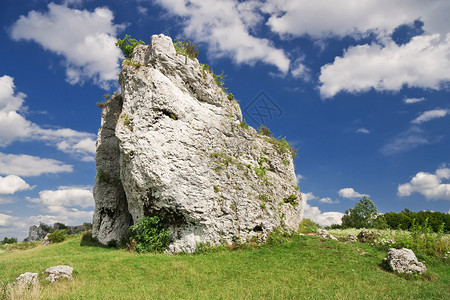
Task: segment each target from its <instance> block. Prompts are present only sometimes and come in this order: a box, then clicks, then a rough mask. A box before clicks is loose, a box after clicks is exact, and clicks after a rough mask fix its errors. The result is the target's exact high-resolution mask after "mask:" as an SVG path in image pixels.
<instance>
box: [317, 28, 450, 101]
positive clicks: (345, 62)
mask: <svg viewBox="0 0 450 300" xmlns="http://www.w3.org/2000/svg"><path fill="white" fill-rule="evenodd" d="M385 42H386V43H385V45H380V44H377V43H373V44H371V45H368V44H365V45H359V46H354V47H350V48H348V49H347V51H346V52H345V53H344V55H343V56H342V57H336V58H335V60H334V62H333V63H331V64H327V65H325V66H323V67H322V68H321V74H320V76H319V80H320V82H321V85H320V94H321V96H322V97H324V98H330V97H333V96H335V95H336V94H337V93H339V92H340V91H347V92H350V93H357V92H365V91H368V90H370V89H375V90H377V91H385V90H386V91H392V92H395V91H399V90H400V89H401V88H402V87H403V86H404V85H407V86H409V87H419V88H429V89H435V90H438V89H440V88H441V87H442V85H443V84H444V83H446V82H448V81H450V73H449V72H448V70H449V69H450V55H448V53H449V52H450V34H447V35H446V36H441V35H440V34H432V35H422V36H416V37H414V38H413V39H412V40H411V41H410V42H409V43H407V44H404V45H400V46H399V45H397V44H396V43H395V42H394V41H392V40H387V39H386V40H385Z"/></svg>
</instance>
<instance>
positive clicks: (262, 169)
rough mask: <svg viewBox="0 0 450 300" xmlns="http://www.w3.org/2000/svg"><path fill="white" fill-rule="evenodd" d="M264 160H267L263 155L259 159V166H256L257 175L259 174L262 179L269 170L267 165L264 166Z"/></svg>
mask: <svg viewBox="0 0 450 300" xmlns="http://www.w3.org/2000/svg"><path fill="white" fill-rule="evenodd" d="M264 162H265V160H264V158H263V157H261V158H260V159H259V166H258V167H255V168H254V170H255V173H256V176H258V178H259V179H262V178H264V176H266V172H267V170H266V167H265V166H264Z"/></svg>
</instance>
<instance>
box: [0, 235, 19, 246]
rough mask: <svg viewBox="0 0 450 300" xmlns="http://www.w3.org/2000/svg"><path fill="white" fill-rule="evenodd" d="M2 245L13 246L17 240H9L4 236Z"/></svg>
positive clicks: (13, 238)
mask: <svg viewBox="0 0 450 300" xmlns="http://www.w3.org/2000/svg"><path fill="white" fill-rule="evenodd" d="M1 243H2V244H3V245H6V244H15V243H17V239H16V238H15V237H11V238H7V237H6V236H5V238H4V239H3V241H2V242H1Z"/></svg>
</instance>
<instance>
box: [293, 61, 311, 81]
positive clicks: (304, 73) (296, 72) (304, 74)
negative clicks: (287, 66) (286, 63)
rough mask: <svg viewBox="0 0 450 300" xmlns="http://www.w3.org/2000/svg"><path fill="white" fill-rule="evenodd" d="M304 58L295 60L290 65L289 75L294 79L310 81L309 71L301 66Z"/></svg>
mask: <svg viewBox="0 0 450 300" xmlns="http://www.w3.org/2000/svg"><path fill="white" fill-rule="evenodd" d="M304 60H305V57H304V56H303V57H300V58H297V59H296V60H295V61H294V62H293V63H292V65H291V74H292V76H293V77H294V78H301V79H303V80H304V81H309V80H310V79H311V74H310V73H311V70H310V69H309V68H308V67H306V66H305V65H304V64H303V61H304Z"/></svg>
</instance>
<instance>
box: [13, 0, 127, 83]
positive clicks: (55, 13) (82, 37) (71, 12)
mask: <svg viewBox="0 0 450 300" xmlns="http://www.w3.org/2000/svg"><path fill="white" fill-rule="evenodd" d="M71 2H79V1H71ZM113 19H114V16H113V13H112V12H111V11H110V10H109V9H108V8H96V9H95V10H94V11H93V12H89V11H87V10H77V9H71V8H69V7H67V6H65V5H57V4H54V3H50V4H49V5H48V11H47V12H38V11H34V10H33V11H30V12H29V13H28V15H27V16H21V17H20V18H19V19H18V20H17V21H16V22H15V23H14V25H13V26H12V30H11V36H12V38H13V39H14V40H16V41H19V40H29V41H35V42H36V43H38V44H40V45H41V46H42V47H44V49H46V50H50V51H52V52H55V53H56V54H58V55H62V56H63V57H64V59H65V65H66V76H67V81H68V82H69V83H71V84H76V83H82V82H83V81H84V80H86V79H93V80H94V82H95V83H96V84H98V85H99V86H101V87H104V88H107V87H108V86H109V85H110V84H111V82H112V81H115V80H116V79H117V75H116V74H117V73H118V72H119V58H120V57H121V55H122V54H121V51H120V49H119V48H117V47H116V46H115V42H116V33H117V31H118V30H119V29H120V28H121V26H119V25H115V24H114V23H113Z"/></svg>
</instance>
